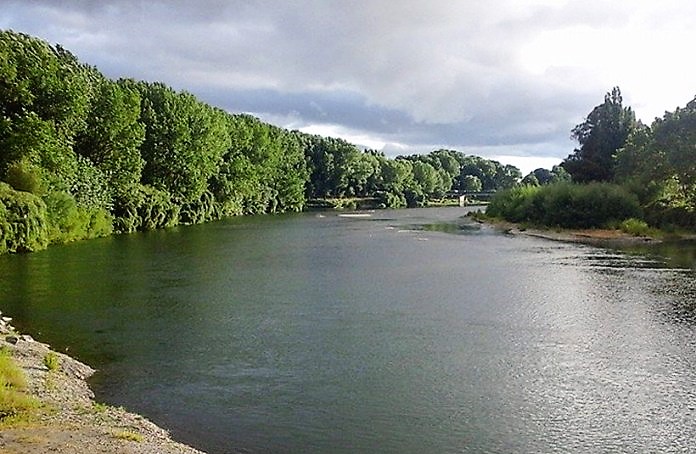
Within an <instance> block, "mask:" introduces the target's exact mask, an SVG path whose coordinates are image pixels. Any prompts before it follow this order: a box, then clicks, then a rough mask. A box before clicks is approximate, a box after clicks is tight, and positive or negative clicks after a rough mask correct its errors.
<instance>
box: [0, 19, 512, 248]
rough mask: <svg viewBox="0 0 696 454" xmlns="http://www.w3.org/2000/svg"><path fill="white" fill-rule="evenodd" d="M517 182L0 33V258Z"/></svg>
mask: <svg viewBox="0 0 696 454" xmlns="http://www.w3.org/2000/svg"><path fill="white" fill-rule="evenodd" d="M520 177H521V175H520V173H519V170H517V169H516V168H514V167H511V166H503V165H501V164H500V163H498V162H495V161H489V160H486V159H483V158H478V157H475V156H466V155H464V154H462V153H460V152H457V151H451V150H438V151H434V152H433V153H430V154H428V155H425V156H409V157H399V158H396V159H388V158H386V157H385V156H384V155H383V154H381V153H379V152H375V151H362V150H360V149H358V148H357V147H356V146H354V145H352V144H350V143H348V142H346V141H343V140H340V139H334V138H325V137H319V136H313V135H308V134H303V133H301V132H298V131H287V130H285V129H282V128H278V127H275V126H272V125H269V124H266V123H263V122H261V121H260V120H258V119H256V118H254V117H251V116H248V115H233V114H230V113H227V112H224V111H222V110H220V109H217V108H215V107H212V106H210V105H207V104H205V103H203V102H201V101H199V100H198V99H197V98H196V97H195V96H193V95H192V94H190V93H186V92H177V91H175V90H173V89H172V88H170V87H168V86H166V85H164V84H162V83H148V82H140V81H134V80H130V79H122V80H117V81H114V80H110V79H107V78H105V77H104V76H103V75H102V74H101V73H100V72H99V71H98V70H96V69H95V68H93V67H90V66H87V65H85V64H82V63H80V62H79V61H78V60H77V58H75V57H74V56H73V55H72V54H70V52H68V51H67V50H65V49H63V48H62V47H60V46H55V47H53V46H50V45H49V44H47V43H46V42H44V41H42V40H39V39H36V38H33V37H30V36H27V35H25V34H21V33H15V32H12V31H0V253H3V252H21V251H33V250H37V249H42V248H44V247H46V246H47V245H48V244H51V243H61V242H68V241H73V240H78V239H81V238H92V237H98V236H104V235H109V234H111V233H112V232H133V231H137V230H149V229H156V228H161V227H168V226H173V225H176V224H180V223H200V222H206V221H210V220H215V219H220V218H223V217H227V216H235V215H243V214H258V213H276V212H283V211H299V210H302V209H303V208H304V206H305V203H306V200H307V199H310V198H336V197H338V198H340V197H369V198H372V199H375V200H377V201H378V202H379V203H378V205H380V206H383V207H401V206H422V205H424V204H426V203H427V201H428V200H429V199H430V198H434V197H442V196H444V195H445V194H447V193H448V192H450V191H452V190H463V191H480V190H487V191H491V190H496V189H500V188H503V187H509V186H512V185H515V184H517V182H518V181H519V179H520Z"/></svg>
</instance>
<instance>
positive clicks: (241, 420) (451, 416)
mask: <svg viewBox="0 0 696 454" xmlns="http://www.w3.org/2000/svg"><path fill="white" fill-rule="evenodd" d="M465 212H466V209H461V208H448V209H419V210H400V211H377V212H374V213H366V214H367V215H368V216H361V217H346V216H339V215H337V214H335V213H324V214H317V213H307V214H301V215H288V216H276V217H270V216H269V217H250V218H238V219H232V220H229V221H224V222H218V223H213V224H207V225H200V226H191V227H180V228H176V229H172V230H167V231H158V232H151V233H147V234H135V235H128V236H117V237H112V238H107V239H100V240H93V241H87V242H81V243H76V244H72V245H68V246H62V247H52V248H50V249H48V250H47V251H44V252H40V253H35V254H29V255H18V256H17V255H15V256H4V257H0V306H1V308H2V311H3V312H4V313H7V314H11V315H12V316H14V317H15V322H16V325H17V326H19V327H20V328H22V329H23V330H26V331H28V332H31V333H32V334H34V335H35V337H38V338H39V339H41V340H43V341H46V342H49V343H51V344H52V345H53V346H54V347H55V348H56V349H59V350H61V351H66V350H67V351H68V353H70V354H73V355H74V356H76V357H78V358H79V359H81V360H83V361H85V362H87V363H89V364H91V365H92V366H94V367H96V368H97V369H99V372H98V373H97V374H96V375H95V377H94V378H93V380H92V386H93V388H94V389H95V391H96V393H97V395H98V398H99V399H101V400H103V401H106V402H109V403H112V404H116V405H124V406H125V407H127V408H128V409H131V410H133V411H137V412H141V413H143V414H145V415H147V416H148V417H150V418H151V419H153V420H154V421H156V422H157V423H159V424H161V425H164V426H165V427H167V428H169V429H170V430H171V432H172V434H173V435H174V436H175V437H176V438H178V439H180V440H182V441H184V442H188V443H190V444H193V445H195V446H197V447H199V448H202V449H204V450H208V451H209V452H210V453H236V452H245V453H247V452H248V453H267V452H268V453H286V452H287V453H296V452H297V453H299V452H306V453H354V452H361V453H479V452H488V453H508V452H593V453H594V452H688V451H689V450H691V449H696V448H695V447H696V424H694V421H696V272H695V271H694V266H695V262H694V255H693V251H694V250H695V249H694V247H693V246H692V245H679V246H677V247H674V248H672V250H671V252H670V250H669V248H667V249H663V250H650V249H643V250H638V251H636V250H634V251H615V250H607V249H600V248H594V247H589V246H582V245H574V244H564V243H556V242H551V241H547V240H542V239H537V238H529V237H512V236H506V235H504V234H501V233H497V232H495V231H493V230H491V229H489V228H486V227H485V226H479V225H477V224H474V223H471V222H470V221H467V220H466V219H463V218H461V217H462V215H463V214H465ZM690 251H691V252H690ZM660 254H668V255H665V256H662V255H660Z"/></svg>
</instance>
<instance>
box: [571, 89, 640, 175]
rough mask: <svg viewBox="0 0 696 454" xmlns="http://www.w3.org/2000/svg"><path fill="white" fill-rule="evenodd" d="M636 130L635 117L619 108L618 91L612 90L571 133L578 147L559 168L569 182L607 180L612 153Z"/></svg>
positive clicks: (612, 172) (612, 171)
mask: <svg viewBox="0 0 696 454" xmlns="http://www.w3.org/2000/svg"><path fill="white" fill-rule="evenodd" d="M635 128H636V116H635V114H634V113H633V111H632V110H631V108H630V107H624V106H623V98H622V96H621V90H619V88H618V87H615V88H614V89H613V90H612V91H611V92H609V93H607V94H606V96H605V97H604V102H603V103H602V104H600V105H598V106H597V107H595V108H594V109H593V110H592V112H590V114H589V115H588V116H587V118H586V119H585V121H583V122H582V123H580V124H579V125H577V126H576V127H575V128H573V130H572V137H573V138H575V139H576V140H577V141H578V143H579V144H580V148H578V149H576V150H575V151H574V152H573V153H571V155H570V156H568V158H566V160H565V161H563V167H564V168H565V169H566V170H567V171H568V173H570V175H571V176H572V177H573V181H575V182H578V183H587V182H590V181H611V180H613V179H614V175H615V166H616V163H615V159H614V158H615V154H616V152H617V150H618V149H619V148H621V147H623V145H624V144H625V143H626V139H628V137H629V135H630V134H631V133H632V132H633V130H634V129H635Z"/></svg>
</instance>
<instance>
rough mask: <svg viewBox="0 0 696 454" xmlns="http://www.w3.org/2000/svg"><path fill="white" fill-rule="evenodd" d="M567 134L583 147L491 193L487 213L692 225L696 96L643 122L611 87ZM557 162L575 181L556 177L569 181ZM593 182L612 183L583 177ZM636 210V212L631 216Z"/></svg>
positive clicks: (521, 218)
mask: <svg viewBox="0 0 696 454" xmlns="http://www.w3.org/2000/svg"><path fill="white" fill-rule="evenodd" d="M572 134H573V137H575V138H576V139H577V140H578V142H579V143H580V145H581V146H580V148H579V149H577V150H575V151H574V152H573V153H572V154H571V155H570V156H569V157H568V158H567V159H566V160H565V161H564V162H563V164H562V167H554V169H552V170H551V171H548V170H545V169H537V170H535V171H534V172H533V173H531V174H529V175H527V176H526V177H525V178H524V179H523V180H522V185H523V186H522V187H520V188H517V189H514V190H511V191H504V192H501V193H499V194H497V196H496V197H495V198H494V200H493V201H492V204H491V206H490V207H489V209H488V213H489V214H491V215H493V216H497V217H501V218H504V219H507V220H510V221H513V222H533V223H538V224H545V225H554V226H562V227H571V226H572V227H588V226H592V227H602V226H605V225H607V224H613V223H615V222H616V221H619V222H620V221H625V220H627V219H628V220H630V222H629V224H631V225H633V226H635V225H639V224H640V223H642V224H640V225H645V228H647V225H646V221H647V223H648V224H650V225H652V226H655V227H662V228H670V229H671V228H688V229H694V228H696V99H694V100H692V101H691V102H689V103H688V104H687V105H686V107H684V108H677V109H676V110H675V111H674V112H667V113H665V115H664V117H663V118H657V119H655V121H654V122H653V124H652V125H651V126H649V127H648V126H644V125H642V124H640V123H639V122H636V120H635V116H634V115H633V112H632V110H631V109H630V108H627V107H623V105H622V98H621V92H620V91H619V89H618V88H614V89H613V90H612V91H611V92H610V93H607V95H606V96H605V98H604V103H603V104H601V105H599V106H597V107H595V108H594V109H593V110H592V112H591V113H590V114H589V115H588V117H587V119H586V120H585V121H584V122H583V123H581V124H580V125H578V126H576V127H575V128H574V129H573V131H572ZM563 169H567V171H568V172H569V173H570V175H571V176H572V181H573V182H574V184H573V185H569V184H554V183H559V182H560V183H563V182H564V181H567V179H568V178H567V175H564V172H563ZM591 181H595V182H596V181H608V182H611V183H613V184H611V185H609V184H606V185H598V184H596V183H593V184H589V185H587V184H586V183H587V182H591ZM547 184H550V186H549V187H546V186H543V185H547ZM539 185H542V187H537V186H539ZM637 205H638V206H639V207H640V210H639V211H638V210H636V206H637ZM639 215H640V216H642V219H634V218H639V217H640V216H639ZM645 228H644V229H645ZM631 230H636V228H635V227H633V228H631Z"/></svg>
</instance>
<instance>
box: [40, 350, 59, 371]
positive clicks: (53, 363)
mask: <svg viewBox="0 0 696 454" xmlns="http://www.w3.org/2000/svg"><path fill="white" fill-rule="evenodd" d="M43 363H44V366H46V368H47V369H48V370H49V371H56V370H58V368H59V367H60V358H59V357H58V355H57V354H56V353H55V352H48V353H46V355H45V356H44V358H43Z"/></svg>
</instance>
